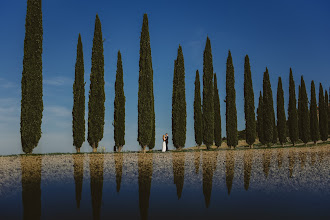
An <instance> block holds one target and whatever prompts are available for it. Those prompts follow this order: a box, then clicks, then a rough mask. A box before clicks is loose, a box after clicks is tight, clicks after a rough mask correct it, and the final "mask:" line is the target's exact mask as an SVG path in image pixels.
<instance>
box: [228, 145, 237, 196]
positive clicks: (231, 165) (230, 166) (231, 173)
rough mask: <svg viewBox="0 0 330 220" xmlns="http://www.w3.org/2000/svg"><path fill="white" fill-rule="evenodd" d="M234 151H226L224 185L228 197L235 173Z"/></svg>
mask: <svg viewBox="0 0 330 220" xmlns="http://www.w3.org/2000/svg"><path fill="white" fill-rule="evenodd" d="M234 157H235V151H226V185H227V189H228V195H230V191H231V187H232V186H233V179H234V172H235V158H234Z"/></svg>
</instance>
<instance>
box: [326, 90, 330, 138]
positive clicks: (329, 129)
mask: <svg viewBox="0 0 330 220" xmlns="http://www.w3.org/2000/svg"><path fill="white" fill-rule="evenodd" d="M329 95H330V90H329V93H326V96H325V97H326V100H328V102H326V105H327V108H328V135H330V99H329Z"/></svg>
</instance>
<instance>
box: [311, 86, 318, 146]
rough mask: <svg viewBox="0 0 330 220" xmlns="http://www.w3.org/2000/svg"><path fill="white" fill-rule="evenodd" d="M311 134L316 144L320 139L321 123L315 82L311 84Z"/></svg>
mask: <svg viewBox="0 0 330 220" xmlns="http://www.w3.org/2000/svg"><path fill="white" fill-rule="evenodd" d="M309 113H310V128H311V129H310V134H311V139H312V141H314V143H315V144H316V142H317V141H318V140H319V139H320V133H319V121H318V118H317V104H316V93H315V84H314V81H312V83H311V105H310V111H309Z"/></svg>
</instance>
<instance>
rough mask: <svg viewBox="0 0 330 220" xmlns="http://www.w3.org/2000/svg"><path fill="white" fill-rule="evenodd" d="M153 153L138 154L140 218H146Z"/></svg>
mask: <svg viewBox="0 0 330 220" xmlns="http://www.w3.org/2000/svg"><path fill="white" fill-rule="evenodd" d="M152 157H153V154H152V153H151V154H148V153H139V154H138V170H139V178H138V182H139V207H140V217H141V219H148V209H149V198H150V188H151V179H152V161H153V158H152Z"/></svg>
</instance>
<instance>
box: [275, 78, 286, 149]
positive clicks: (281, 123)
mask: <svg viewBox="0 0 330 220" xmlns="http://www.w3.org/2000/svg"><path fill="white" fill-rule="evenodd" d="M277 135H278V139H279V141H280V143H281V144H284V143H285V142H286V137H287V136H286V117H285V109H284V92H283V87H282V79H281V77H278V86H277Z"/></svg>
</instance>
